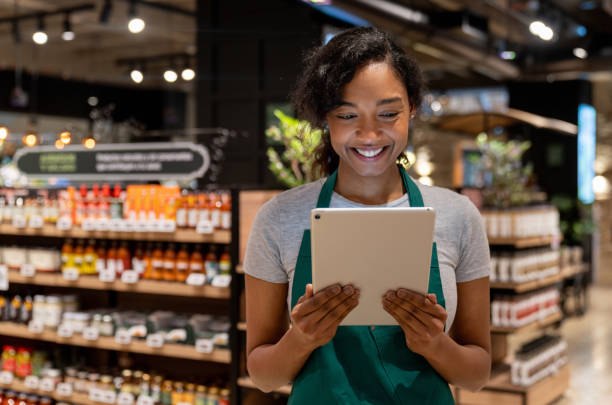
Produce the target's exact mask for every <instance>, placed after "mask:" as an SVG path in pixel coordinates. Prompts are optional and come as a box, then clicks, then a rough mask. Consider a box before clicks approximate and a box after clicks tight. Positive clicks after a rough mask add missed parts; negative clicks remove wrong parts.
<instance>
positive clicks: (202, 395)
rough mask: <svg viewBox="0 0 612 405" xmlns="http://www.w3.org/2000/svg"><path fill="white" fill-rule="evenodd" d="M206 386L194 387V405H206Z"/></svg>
mask: <svg viewBox="0 0 612 405" xmlns="http://www.w3.org/2000/svg"><path fill="white" fill-rule="evenodd" d="M206 397H207V395H206V386H204V385H198V386H197V387H196V394H195V405H206Z"/></svg>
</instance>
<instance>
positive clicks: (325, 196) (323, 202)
mask: <svg viewBox="0 0 612 405" xmlns="http://www.w3.org/2000/svg"><path fill="white" fill-rule="evenodd" d="M337 178H338V170H337V169H336V170H334V172H333V173H332V174H331V176H329V177H328V178H327V180H326V181H325V183H324V184H323V188H322V189H321V192H320V193H319V199H318V200H317V208H329V204H330V203H331V198H332V194H334V187H336V179H337Z"/></svg>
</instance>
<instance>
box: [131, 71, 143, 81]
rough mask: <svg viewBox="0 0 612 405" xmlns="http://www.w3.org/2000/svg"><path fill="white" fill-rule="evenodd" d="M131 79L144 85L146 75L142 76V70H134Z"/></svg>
mask: <svg viewBox="0 0 612 405" xmlns="http://www.w3.org/2000/svg"><path fill="white" fill-rule="evenodd" d="M130 78H131V79H132V81H133V82H134V83H142V80H143V79H144V75H143V74H142V71H141V70H140V69H132V71H131V72H130Z"/></svg>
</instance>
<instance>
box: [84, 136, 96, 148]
mask: <svg viewBox="0 0 612 405" xmlns="http://www.w3.org/2000/svg"><path fill="white" fill-rule="evenodd" d="M83 146H84V147H86V148H87V149H93V148H95V147H96V140H95V139H94V138H93V137H92V136H88V137H87V138H85V139H83Z"/></svg>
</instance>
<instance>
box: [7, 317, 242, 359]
mask: <svg viewBox="0 0 612 405" xmlns="http://www.w3.org/2000/svg"><path fill="white" fill-rule="evenodd" d="M0 335H4V336H14V337H20V338H25V339H33V340H41V341H46V342H54V343H59V344H66V345H72V346H83V347H93V348H97V349H106V350H115V351H122V352H130V353H144V354H152V355H157V356H166V357H176V358H182V359H191V360H201V361H210V362H214V363H226V364H229V363H230V361H231V352H230V351H229V350H227V349H215V350H214V351H213V352H212V353H199V352H197V351H196V350H195V347H193V346H190V345H181V344H174V343H168V344H165V345H164V346H163V347H161V348H152V347H149V346H147V344H146V342H145V341H143V340H133V341H132V342H131V343H129V344H126V345H123V344H119V343H117V342H116V341H115V338H114V337H107V336H100V337H99V338H98V339H97V340H87V339H85V338H83V337H82V336H81V335H76V334H75V335H73V336H72V337H71V338H63V337H60V336H59V335H58V334H57V333H55V332H53V331H47V330H45V331H43V332H42V333H40V334H34V333H32V332H30V330H29V329H28V328H27V326H25V325H20V324H15V323H12V322H0Z"/></svg>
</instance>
